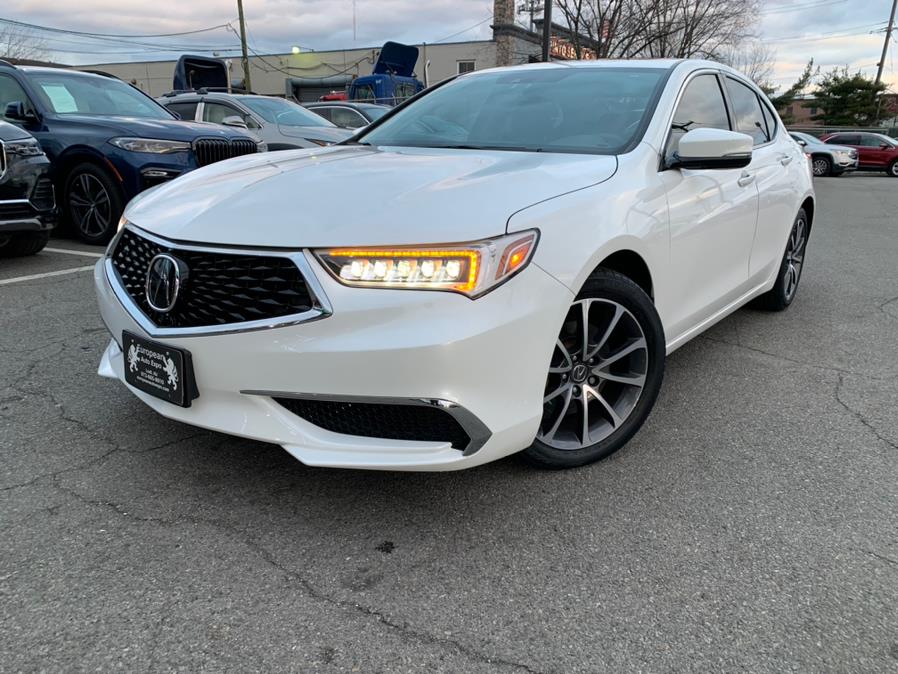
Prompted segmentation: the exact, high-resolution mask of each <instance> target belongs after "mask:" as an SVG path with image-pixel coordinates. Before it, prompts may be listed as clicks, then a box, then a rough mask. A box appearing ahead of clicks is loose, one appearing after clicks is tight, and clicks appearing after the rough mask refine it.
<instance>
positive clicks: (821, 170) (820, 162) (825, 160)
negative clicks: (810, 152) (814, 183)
mask: <svg viewBox="0 0 898 674" xmlns="http://www.w3.org/2000/svg"><path fill="white" fill-rule="evenodd" d="M811 166H812V168H813V173H814V177H816V178H820V177H822V176H829V175H832V172H833V163H832V161H831V160H830V159H829V157H823V156H821V155H816V156H814V157H813V158H812V159H811Z"/></svg>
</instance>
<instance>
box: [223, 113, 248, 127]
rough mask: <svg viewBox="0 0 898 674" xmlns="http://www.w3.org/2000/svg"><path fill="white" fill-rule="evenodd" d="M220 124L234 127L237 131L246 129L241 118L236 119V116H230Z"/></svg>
mask: <svg viewBox="0 0 898 674" xmlns="http://www.w3.org/2000/svg"><path fill="white" fill-rule="evenodd" d="M221 123H222V124H224V125H225V126H236V127H237V128H238V129H246V128H248V127H247V126H246V122H245V121H243V118H242V117H238V116H237V115H230V116H228V117H225V118H224V119H223V120H221Z"/></svg>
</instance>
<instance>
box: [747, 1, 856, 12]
mask: <svg viewBox="0 0 898 674" xmlns="http://www.w3.org/2000/svg"><path fill="white" fill-rule="evenodd" d="M845 2H847V0H818V2H806V3H803V4H798V5H787V6H785V7H770V8H766V9H762V10H761V14H764V15H767V14H788V13H789V12H798V11H803V10H806V9H822V8H826V7H832V6H834V5H841V4H843V3H845Z"/></svg>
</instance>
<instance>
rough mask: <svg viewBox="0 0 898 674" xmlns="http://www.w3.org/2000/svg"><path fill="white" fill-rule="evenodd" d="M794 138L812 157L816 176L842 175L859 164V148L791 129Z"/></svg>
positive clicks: (812, 165)
mask: <svg viewBox="0 0 898 674" xmlns="http://www.w3.org/2000/svg"><path fill="white" fill-rule="evenodd" d="M789 135H790V136H792V140H794V141H795V142H796V143H798V144H799V145H801V146H802V147H803V148H804V151H805V153H807V154H808V155H810V157H811V168H812V170H813V172H814V175H815V176H840V175H842V174H843V173H845V172H846V171H854V170H855V169H856V168H857V164H858V154H857V150H855V149H854V148H853V147H848V146H847V145H833V144H827V143H824V142H823V141H822V140H820V139H819V138H815V137H814V136H812V135H811V134H809V133H801V132H800V131H790V132H789Z"/></svg>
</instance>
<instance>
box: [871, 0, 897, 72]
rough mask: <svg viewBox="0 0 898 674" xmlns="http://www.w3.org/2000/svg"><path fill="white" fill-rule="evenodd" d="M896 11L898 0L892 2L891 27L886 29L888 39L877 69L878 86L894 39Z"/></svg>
mask: <svg viewBox="0 0 898 674" xmlns="http://www.w3.org/2000/svg"><path fill="white" fill-rule="evenodd" d="M896 9H898V0H892V13H891V14H890V15H889V27H888V28H886V39H885V40H884V41H883V43H882V57H881V58H880V59H879V63H878V64H877V65H878V66H879V67H878V68H877V69H876V84H879V82H880V80H881V79H882V69H883V68H884V67H885V64H886V56H888V52H889V40H890V39H891V37H892V27H893V26H894V25H895V10H896Z"/></svg>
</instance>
